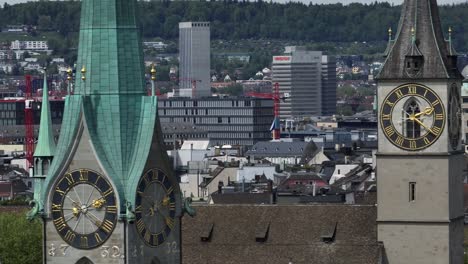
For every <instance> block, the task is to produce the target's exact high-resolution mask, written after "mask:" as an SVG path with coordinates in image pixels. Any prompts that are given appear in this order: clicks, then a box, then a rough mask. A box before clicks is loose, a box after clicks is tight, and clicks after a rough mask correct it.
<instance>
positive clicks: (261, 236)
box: [255, 222, 270, 242]
mask: <svg viewBox="0 0 468 264" xmlns="http://www.w3.org/2000/svg"><path fill="white" fill-rule="evenodd" d="M269 231H270V222H267V223H265V222H263V223H262V222H260V223H257V227H256V229H255V241H257V242H266V240H267V239H268V233H269Z"/></svg>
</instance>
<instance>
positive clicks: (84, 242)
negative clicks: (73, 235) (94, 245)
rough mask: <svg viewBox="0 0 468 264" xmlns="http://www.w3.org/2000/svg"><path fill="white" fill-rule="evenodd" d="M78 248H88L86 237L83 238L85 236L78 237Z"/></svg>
mask: <svg viewBox="0 0 468 264" xmlns="http://www.w3.org/2000/svg"><path fill="white" fill-rule="evenodd" d="M80 246H81V247H84V248H87V247H88V237H85V236H81V237H80Z"/></svg>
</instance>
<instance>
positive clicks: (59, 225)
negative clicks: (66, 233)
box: [54, 216, 67, 232]
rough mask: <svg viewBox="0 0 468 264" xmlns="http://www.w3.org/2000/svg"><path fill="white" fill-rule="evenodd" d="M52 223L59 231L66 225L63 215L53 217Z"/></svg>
mask: <svg viewBox="0 0 468 264" xmlns="http://www.w3.org/2000/svg"><path fill="white" fill-rule="evenodd" d="M54 225H55V228H57V231H59V232H61V231H62V230H63V229H65V227H67V224H66V223H65V218H63V216H61V217H59V218H57V219H54Z"/></svg>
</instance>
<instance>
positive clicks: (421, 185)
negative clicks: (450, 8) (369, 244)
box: [377, 0, 464, 264]
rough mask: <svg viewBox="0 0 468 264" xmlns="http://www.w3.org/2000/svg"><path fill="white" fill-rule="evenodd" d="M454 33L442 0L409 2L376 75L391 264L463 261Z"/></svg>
mask: <svg viewBox="0 0 468 264" xmlns="http://www.w3.org/2000/svg"><path fill="white" fill-rule="evenodd" d="M390 32H391V31H390ZM451 34H452V32H451V30H450V29H449V32H448V39H445V38H444V36H443V33H442V29H441V24H440V20H439V14H438V8H437V3H436V0H405V1H404V3H403V6H402V13H401V18H400V22H399V25H398V31H397V33H396V35H395V38H394V39H392V36H391V33H390V40H389V46H388V48H387V51H386V54H385V56H386V60H385V63H384V65H383V67H382V70H381V72H380V74H379V75H378V76H377V80H378V88H377V96H378V118H379V124H378V137H379V143H378V154H377V177H378V178H377V186H378V192H377V204H378V216H377V221H378V239H379V241H382V242H383V244H384V247H385V253H386V257H387V260H388V263H390V264H392V263H462V262H463V228H464V226H463V219H464V214H463V181H462V173H463V167H464V155H463V151H462V146H461V141H460V139H461V127H460V126H461V110H460V108H461V103H460V87H461V81H462V76H461V74H460V73H459V72H458V70H457V67H456V55H455V52H454V49H453V47H452V43H451Z"/></svg>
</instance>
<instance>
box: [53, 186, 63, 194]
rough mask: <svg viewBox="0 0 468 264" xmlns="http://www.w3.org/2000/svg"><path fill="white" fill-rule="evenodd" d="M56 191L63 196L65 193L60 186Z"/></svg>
mask: <svg viewBox="0 0 468 264" xmlns="http://www.w3.org/2000/svg"><path fill="white" fill-rule="evenodd" d="M55 192H57V193H59V194H60V195H61V196H64V195H65V192H64V191H62V190H60V188H59V187H58V186H57V187H56V188H55Z"/></svg>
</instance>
